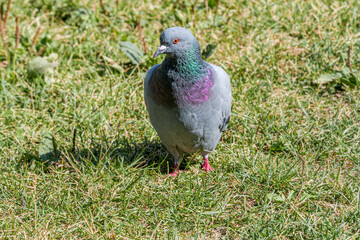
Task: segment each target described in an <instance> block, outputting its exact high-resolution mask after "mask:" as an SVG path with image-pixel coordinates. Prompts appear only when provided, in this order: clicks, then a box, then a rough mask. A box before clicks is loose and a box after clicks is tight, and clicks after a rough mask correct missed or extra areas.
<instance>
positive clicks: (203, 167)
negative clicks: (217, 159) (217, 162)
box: [201, 157, 215, 172]
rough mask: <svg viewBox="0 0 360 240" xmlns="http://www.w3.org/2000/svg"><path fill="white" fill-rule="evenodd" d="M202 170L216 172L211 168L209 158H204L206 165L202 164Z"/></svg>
mask: <svg viewBox="0 0 360 240" xmlns="http://www.w3.org/2000/svg"><path fill="white" fill-rule="evenodd" d="M201 169H203V170H204V171H205V172H215V169H213V168H212V167H211V166H210V163H209V159H208V157H205V158H204V163H203V164H201Z"/></svg>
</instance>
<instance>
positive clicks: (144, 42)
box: [138, 15, 148, 54]
mask: <svg viewBox="0 0 360 240" xmlns="http://www.w3.org/2000/svg"><path fill="white" fill-rule="evenodd" d="M138 30H139V38H140V42H141V45H142V48H143V51H144V52H145V53H146V54H147V53H148V51H147V46H146V41H145V39H144V37H143V35H142V27H141V15H139V21H138Z"/></svg>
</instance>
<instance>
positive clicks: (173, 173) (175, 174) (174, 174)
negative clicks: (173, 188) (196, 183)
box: [169, 163, 181, 177]
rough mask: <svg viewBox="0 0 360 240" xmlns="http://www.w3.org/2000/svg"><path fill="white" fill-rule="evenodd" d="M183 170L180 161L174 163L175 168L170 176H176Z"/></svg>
mask: <svg viewBox="0 0 360 240" xmlns="http://www.w3.org/2000/svg"><path fill="white" fill-rule="evenodd" d="M180 172H181V171H180V170H179V164H178V163H175V164H174V169H173V171H172V172H171V173H169V176H173V177H176V176H177V175H179V173H180Z"/></svg>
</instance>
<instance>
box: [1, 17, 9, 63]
mask: <svg viewBox="0 0 360 240" xmlns="http://www.w3.org/2000/svg"><path fill="white" fill-rule="evenodd" d="M0 34H1V39H2V41H3V45H4V54H5V57H6V59H7V60H8V61H9V59H8V52H7V46H6V36H5V24H4V22H3V21H2V18H0Z"/></svg>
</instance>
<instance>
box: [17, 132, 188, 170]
mask: <svg viewBox="0 0 360 240" xmlns="http://www.w3.org/2000/svg"><path fill="white" fill-rule="evenodd" d="M84 145H85V144H84ZM85 146H86V145H85ZM91 146H92V147H89V148H75V150H68V149H61V146H60V149H59V150H57V153H55V155H56V156H54V152H48V153H46V155H42V156H40V157H38V156H36V155H34V154H30V153H25V154H23V156H22V158H21V160H20V162H19V163H20V165H22V166H24V165H25V166H31V165H39V166H38V167H40V168H41V169H42V170H44V171H46V169H48V168H49V167H55V168H56V167H59V166H64V165H68V166H70V167H71V166H72V167H71V168H74V167H75V166H76V167H77V168H79V169H81V168H83V167H82V166H89V165H92V166H99V165H102V166H109V165H115V167H116V166H119V167H131V168H149V169H153V170H154V171H158V172H160V173H161V174H168V173H169V172H171V170H172V168H173V166H174V160H173V157H172V156H171V154H170V153H168V151H167V150H166V148H165V147H164V146H163V145H162V144H161V142H160V141H148V140H147V139H146V138H145V139H144V141H142V142H133V141H130V140H128V139H116V140H114V141H110V142H109V141H107V139H105V140H103V141H99V142H96V141H92V144H91ZM186 157H187V156H184V160H185V159H186ZM187 164H189V162H188V161H182V163H181V165H180V169H182V170H183V169H185V168H186V166H187Z"/></svg>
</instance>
